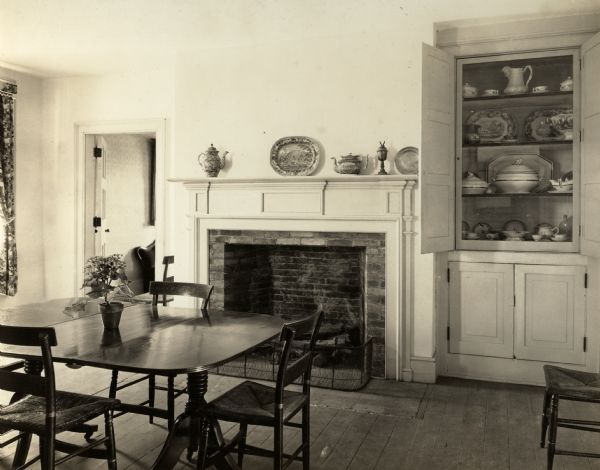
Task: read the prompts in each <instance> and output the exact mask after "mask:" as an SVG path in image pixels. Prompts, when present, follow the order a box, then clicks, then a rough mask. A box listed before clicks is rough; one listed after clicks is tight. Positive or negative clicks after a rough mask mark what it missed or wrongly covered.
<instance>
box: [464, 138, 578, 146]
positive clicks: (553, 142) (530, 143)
mask: <svg viewBox="0 0 600 470" xmlns="http://www.w3.org/2000/svg"><path fill="white" fill-rule="evenodd" d="M534 145H536V146H540V145H543V146H546V147H547V146H550V145H552V146H554V145H573V141H572V140H544V141H541V140H540V141H538V140H535V141H531V140H522V141H518V142H486V143H484V144H463V146H462V147H463V148H479V147H511V146H512V147H515V146H534Z"/></svg>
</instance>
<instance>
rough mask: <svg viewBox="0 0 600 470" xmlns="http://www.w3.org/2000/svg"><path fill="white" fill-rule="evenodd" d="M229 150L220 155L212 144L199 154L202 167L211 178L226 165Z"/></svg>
mask: <svg viewBox="0 0 600 470" xmlns="http://www.w3.org/2000/svg"><path fill="white" fill-rule="evenodd" d="M228 153H229V152H227V151H225V153H224V154H223V155H219V151H218V150H217V149H216V148H215V147H214V146H213V144H210V147H208V149H207V150H206V152H202V153H201V154H200V155H198V163H199V164H200V167H202V169H203V170H204V171H205V172H206V176H209V177H211V178H213V177H215V176H218V174H219V171H221V170H222V169H223V167H224V166H225V156H226V155H227V154H228Z"/></svg>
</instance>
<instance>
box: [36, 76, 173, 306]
mask: <svg viewBox="0 0 600 470" xmlns="http://www.w3.org/2000/svg"><path fill="white" fill-rule="evenodd" d="M173 93H174V87H173V71H172V70H160V69H156V70H151V71H145V72H139V73H135V74H119V75H110V76H103V77H79V78H64V79H51V80H46V81H45V83H44V110H45V128H44V138H45V143H44V148H45V155H46V156H47V158H45V159H44V160H43V172H44V178H43V195H44V197H43V204H44V208H43V215H44V217H43V225H44V230H45V236H44V250H45V253H49V254H50V253H51V256H48V259H47V263H46V266H45V268H46V270H45V275H44V279H45V282H46V295H47V296H48V297H49V298H54V297H65V296H70V295H73V293H74V292H75V289H76V287H79V286H76V280H75V271H74V270H75V237H76V233H75V229H76V228H75V207H76V204H75V174H76V171H77V168H76V158H75V140H76V139H75V132H76V131H75V128H76V127H75V126H76V125H77V124H78V123H80V124H81V123H89V122H102V121H119V120H133V119H140V118H166V119H167V120H168V123H169V125H172V124H173V122H174V120H173V111H172V104H173V99H172V97H173ZM167 134H169V129H167ZM167 140H168V135H167Z"/></svg>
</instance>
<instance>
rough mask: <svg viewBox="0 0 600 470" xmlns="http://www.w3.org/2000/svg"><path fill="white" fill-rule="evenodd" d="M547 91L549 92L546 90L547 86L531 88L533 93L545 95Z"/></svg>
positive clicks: (548, 89)
mask: <svg viewBox="0 0 600 470" xmlns="http://www.w3.org/2000/svg"><path fill="white" fill-rule="evenodd" d="M547 91H550V88H548V86H547V85H538V86H536V87H533V92H534V93H546V92H547Z"/></svg>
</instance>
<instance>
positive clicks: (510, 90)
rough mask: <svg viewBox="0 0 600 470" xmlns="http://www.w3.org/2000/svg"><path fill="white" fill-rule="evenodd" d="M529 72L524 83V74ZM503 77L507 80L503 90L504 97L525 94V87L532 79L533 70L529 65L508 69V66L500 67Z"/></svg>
mask: <svg viewBox="0 0 600 470" xmlns="http://www.w3.org/2000/svg"><path fill="white" fill-rule="evenodd" d="M527 70H529V78H528V79H527V81H525V72H526V71H527ZM502 72H503V73H504V76H505V77H506V78H508V84H507V85H506V88H505V89H504V94H506V95H518V94H521V93H527V90H528V88H527V86H528V85H529V82H530V81H531V79H532V77H533V69H532V68H531V65H526V66H525V67H509V66H508V65H507V66H505V67H502Z"/></svg>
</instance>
